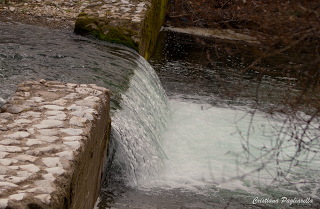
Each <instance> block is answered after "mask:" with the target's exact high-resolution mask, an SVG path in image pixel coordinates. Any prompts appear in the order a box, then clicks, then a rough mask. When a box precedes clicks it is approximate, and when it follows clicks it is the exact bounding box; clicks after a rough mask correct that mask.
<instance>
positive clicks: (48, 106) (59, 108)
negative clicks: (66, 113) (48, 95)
mask: <svg viewBox="0 0 320 209" xmlns="http://www.w3.org/2000/svg"><path fill="white" fill-rule="evenodd" d="M43 107H44V108H46V109H50V110H64V109H65V107H61V106H58V105H44V106H43Z"/></svg>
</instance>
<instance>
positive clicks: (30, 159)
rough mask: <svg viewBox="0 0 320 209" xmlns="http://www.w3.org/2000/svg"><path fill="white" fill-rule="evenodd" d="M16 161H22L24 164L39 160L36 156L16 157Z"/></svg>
mask: <svg viewBox="0 0 320 209" xmlns="http://www.w3.org/2000/svg"><path fill="white" fill-rule="evenodd" d="M14 159H16V160H19V161H22V162H25V161H30V162H32V163H33V162H34V161H35V160H36V159H38V158H37V157H35V156H32V155H18V156H16V157H14Z"/></svg>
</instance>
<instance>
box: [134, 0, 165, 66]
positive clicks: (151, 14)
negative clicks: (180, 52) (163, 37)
mask: <svg viewBox="0 0 320 209" xmlns="http://www.w3.org/2000/svg"><path fill="white" fill-rule="evenodd" d="M167 3H168V0H152V1H151V7H150V8H149V9H148V11H147V14H146V17H145V19H144V22H143V26H142V29H141V38H140V45H139V53H140V55H141V56H143V57H144V58H145V59H146V60H149V58H150V56H151V53H152V50H153V48H154V45H155V43H156V40H157V36H158V33H159V31H160V28H161V26H162V23H163V20H164V17H165V13H166V9H167Z"/></svg>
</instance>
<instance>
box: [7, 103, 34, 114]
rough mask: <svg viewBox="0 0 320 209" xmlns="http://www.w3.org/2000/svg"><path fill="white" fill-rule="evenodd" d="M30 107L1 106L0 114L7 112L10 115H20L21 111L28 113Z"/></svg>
mask: <svg viewBox="0 0 320 209" xmlns="http://www.w3.org/2000/svg"><path fill="white" fill-rule="evenodd" d="M30 109H31V107H30V106H24V105H6V104H5V105H3V106H2V107H1V112H8V113H12V114H17V113H20V112H22V111H28V110H30Z"/></svg>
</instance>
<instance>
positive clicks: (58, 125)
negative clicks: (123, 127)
mask: <svg viewBox="0 0 320 209" xmlns="http://www.w3.org/2000/svg"><path fill="white" fill-rule="evenodd" d="M109 103H110V91H109V90H107V89H105V88H102V87H98V86H96V85H95V84H90V85H78V84H70V83H67V84H66V83H60V82H54V81H51V82H50V81H48V82H46V81H44V80H41V81H40V82H36V81H26V82H23V83H21V84H19V86H18V89H17V91H16V93H15V94H14V96H13V97H12V98H11V99H10V100H9V101H8V102H7V103H6V104H5V105H4V106H3V107H2V108H1V113H0V208H21V209H22V208H57V209H62V208H75V209H78V208H92V207H93V206H94V204H95V201H96V199H97V197H98V195H99V192H100V187H101V185H102V183H103V178H102V177H103V176H104V175H103V172H104V159H105V155H106V151H107V143H108V140H109V134H110V123H111V121H110V116H109V109H110V107H109Z"/></svg>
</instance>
